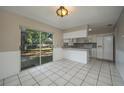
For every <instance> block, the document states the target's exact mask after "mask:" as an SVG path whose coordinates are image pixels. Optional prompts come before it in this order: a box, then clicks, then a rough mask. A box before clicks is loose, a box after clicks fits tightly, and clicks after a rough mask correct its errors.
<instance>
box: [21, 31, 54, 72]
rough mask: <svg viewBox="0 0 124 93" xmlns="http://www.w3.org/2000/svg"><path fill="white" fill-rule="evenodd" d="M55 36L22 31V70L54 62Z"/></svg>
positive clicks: (46, 33)
mask: <svg viewBox="0 0 124 93" xmlns="http://www.w3.org/2000/svg"><path fill="white" fill-rule="evenodd" d="M52 38H53V35H52V33H48V32H39V31H35V30H31V29H25V30H22V31H21V70H23V69H26V68H30V67H33V66H37V65H40V64H44V63H48V62H52V57H53V56H52V54H53V49H52V45H53V39H52Z"/></svg>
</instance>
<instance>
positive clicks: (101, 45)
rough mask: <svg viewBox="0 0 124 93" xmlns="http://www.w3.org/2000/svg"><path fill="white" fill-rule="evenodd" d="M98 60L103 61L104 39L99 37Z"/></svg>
mask: <svg viewBox="0 0 124 93" xmlns="http://www.w3.org/2000/svg"><path fill="white" fill-rule="evenodd" d="M97 58H98V59H103V37H102V36H99V37H97Z"/></svg>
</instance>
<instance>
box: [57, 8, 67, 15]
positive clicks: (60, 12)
mask: <svg viewBox="0 0 124 93" xmlns="http://www.w3.org/2000/svg"><path fill="white" fill-rule="evenodd" d="M56 13H57V15H58V16H60V17H64V16H66V15H68V10H67V9H66V8H65V7H64V6H60V7H59V9H57V11H56Z"/></svg>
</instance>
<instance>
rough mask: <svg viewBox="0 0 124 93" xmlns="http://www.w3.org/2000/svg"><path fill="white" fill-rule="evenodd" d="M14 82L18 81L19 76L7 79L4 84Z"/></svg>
mask: <svg viewBox="0 0 124 93" xmlns="http://www.w3.org/2000/svg"><path fill="white" fill-rule="evenodd" d="M14 80H18V76H17V75H13V76H10V77H7V78H6V79H5V80H4V83H8V82H11V81H14Z"/></svg>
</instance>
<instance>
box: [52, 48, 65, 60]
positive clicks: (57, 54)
mask: <svg viewBox="0 0 124 93" xmlns="http://www.w3.org/2000/svg"><path fill="white" fill-rule="evenodd" d="M62 58H63V49H62V48H53V61H57V60H60V59H62Z"/></svg>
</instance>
